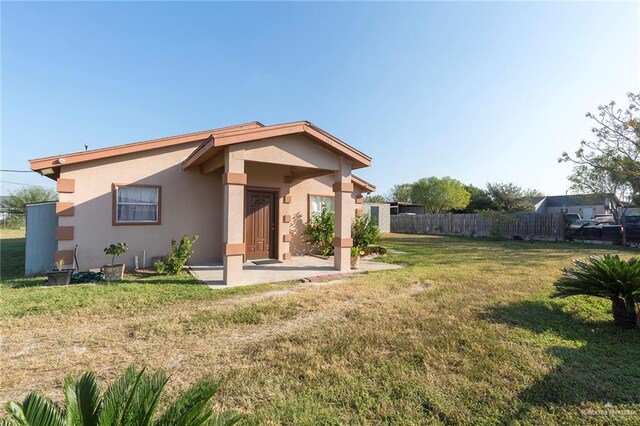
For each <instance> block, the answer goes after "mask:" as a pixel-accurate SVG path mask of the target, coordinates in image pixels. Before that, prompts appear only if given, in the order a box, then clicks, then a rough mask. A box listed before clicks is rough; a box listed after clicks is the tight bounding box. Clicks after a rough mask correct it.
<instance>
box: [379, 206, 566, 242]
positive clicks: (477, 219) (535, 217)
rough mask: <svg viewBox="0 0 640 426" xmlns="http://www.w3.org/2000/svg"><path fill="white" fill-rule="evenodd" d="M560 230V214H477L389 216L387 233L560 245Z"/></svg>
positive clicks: (561, 229)
mask: <svg viewBox="0 0 640 426" xmlns="http://www.w3.org/2000/svg"><path fill="white" fill-rule="evenodd" d="M564 227H565V224H564V218H563V217H562V214H560V213H546V214H538V213H515V214H510V215H496V217H485V216H484V215H483V216H481V215H478V214H420V215H392V216H391V232H398V233H405V234H443V235H466V236H470V237H494V236H502V237H503V238H509V239H512V238H516V239H518V238H521V239H523V240H541V241H563V240H564Z"/></svg>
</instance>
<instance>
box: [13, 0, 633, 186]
mask: <svg viewBox="0 0 640 426" xmlns="http://www.w3.org/2000/svg"><path fill="white" fill-rule="evenodd" d="M639 20H640V6H639V4H638V3H505V2H496V3H489V2H482V3H133V2H131V3H126V2H125V3H6V2H3V3H2V46H1V47H2V65H1V71H2V161H1V164H2V168H3V169H8V168H10V169H27V168H28V163H27V160H28V159H30V158H37V157H43V156H47V155H55V154H59V153H66V152H73V151H78V150H82V149H84V148H83V146H84V144H85V143H87V144H88V145H89V146H90V148H100V147H104V146H110V145H116V144H122V143H128V142H135V141H139V140H146V139H152V138H156V137H163V136H170V135H175V134H180V133H188V132H193V131H197V130H204V129H210V128H216V127H222V126H227V125H231V124H236V123H242V122H247V121H252V120H259V121H261V122H263V123H265V124H275V123H280V122H287V121H295V120H309V121H312V122H313V123H315V124H316V125H318V126H320V127H321V128H323V129H325V130H327V131H328V132H330V133H332V134H334V135H336V136H337V137H339V138H341V139H342V140H344V141H346V142H347V143H349V144H352V145H353V146H355V147H356V148H358V149H360V150H362V151H364V152H365V153H367V154H369V155H370V156H372V157H373V159H374V161H373V166H372V167H371V168H369V169H366V170H361V171H359V172H358V173H359V174H360V175H361V176H362V177H363V178H365V179H367V180H369V181H371V182H373V183H374V184H376V185H377V186H378V188H379V192H382V193H384V192H386V190H387V189H389V188H390V187H391V186H392V185H393V184H395V183H402V182H408V181H413V180H416V179H418V178H420V177H427V176H432V175H435V176H452V177H454V178H457V179H459V180H461V181H463V182H465V183H472V184H475V185H477V186H484V185H485V183H486V182H496V181H503V182H515V183H517V184H519V185H521V186H523V187H527V188H529V187H530V188H538V189H540V190H542V191H544V192H547V193H549V194H558V193H564V192H565V191H566V190H567V188H568V186H569V184H568V182H567V180H566V176H567V175H568V174H569V172H570V166H568V165H566V164H558V163H557V161H556V160H557V158H558V157H559V155H560V154H561V153H562V151H563V150H569V151H572V150H575V149H576V148H577V147H578V144H579V141H580V140H581V139H583V138H585V137H588V136H589V129H590V128H591V126H592V125H591V123H590V122H589V121H588V120H587V119H586V118H585V116H584V114H585V112H587V111H589V110H591V111H593V110H595V107H596V106H597V105H598V104H601V103H605V102H608V101H610V100H617V101H619V102H620V103H621V104H622V103H624V101H625V94H626V93H627V92H629V91H639V90H640V60H639V58H640V29H639V28H640V25H639V22H640V21H639ZM2 180H3V181H10V182H23V183H31V184H40V185H46V186H53V182H51V181H50V180H48V179H46V178H43V177H40V176H38V175H28V174H14V173H3V174H2ZM16 188H17V186H16V185H13V184H6V183H3V184H2V193H3V194H5V193H7V191H9V190H13V189H16Z"/></svg>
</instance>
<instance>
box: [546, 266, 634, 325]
mask: <svg viewBox="0 0 640 426" xmlns="http://www.w3.org/2000/svg"><path fill="white" fill-rule="evenodd" d="M555 286H556V292H555V294H553V297H569V296H594V297H602V298H605V299H610V300H611V303H612V305H611V307H612V312H613V319H614V322H615V324H616V325H618V326H620V327H634V326H635V324H636V321H637V314H636V302H638V301H640V259H638V258H635V257H634V258H631V259H629V260H623V259H620V257H619V256H618V255H612V254H605V255H604V256H602V257H600V256H593V255H592V256H589V257H588V258H587V259H586V260H583V259H576V260H574V261H573V267H572V268H564V269H563V270H562V277H561V278H559V279H558V280H557V281H556V282H555Z"/></svg>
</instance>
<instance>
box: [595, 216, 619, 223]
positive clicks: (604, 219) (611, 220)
mask: <svg viewBox="0 0 640 426" xmlns="http://www.w3.org/2000/svg"><path fill="white" fill-rule="evenodd" d="M593 220H595V221H596V222H598V223H616V219H615V218H614V217H613V215H612V214H597V215H595V216H594V217H593Z"/></svg>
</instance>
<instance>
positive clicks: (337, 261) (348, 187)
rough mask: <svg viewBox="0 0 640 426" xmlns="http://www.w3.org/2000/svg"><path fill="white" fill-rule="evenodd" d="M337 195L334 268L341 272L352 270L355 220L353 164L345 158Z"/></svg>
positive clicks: (341, 162)
mask: <svg viewBox="0 0 640 426" xmlns="http://www.w3.org/2000/svg"><path fill="white" fill-rule="evenodd" d="M333 192H334V195H335V206H334V207H335V214H336V235H335V238H334V239H333V247H334V252H335V255H334V268H335V269H336V270H337V271H340V272H347V271H349V269H351V246H352V245H353V240H352V239H351V221H352V220H353V213H354V206H353V205H352V204H353V203H352V200H353V199H352V198H351V193H352V192H353V183H352V182H351V163H350V162H349V161H348V160H347V159H346V158H344V157H342V158H341V159H340V170H339V171H337V172H336V173H335V183H334V184H333Z"/></svg>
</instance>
